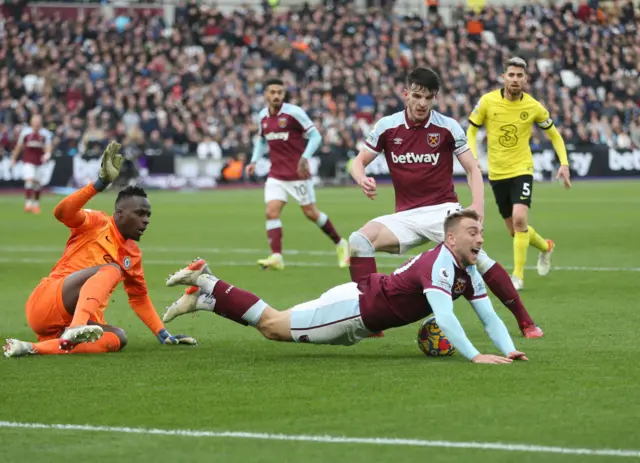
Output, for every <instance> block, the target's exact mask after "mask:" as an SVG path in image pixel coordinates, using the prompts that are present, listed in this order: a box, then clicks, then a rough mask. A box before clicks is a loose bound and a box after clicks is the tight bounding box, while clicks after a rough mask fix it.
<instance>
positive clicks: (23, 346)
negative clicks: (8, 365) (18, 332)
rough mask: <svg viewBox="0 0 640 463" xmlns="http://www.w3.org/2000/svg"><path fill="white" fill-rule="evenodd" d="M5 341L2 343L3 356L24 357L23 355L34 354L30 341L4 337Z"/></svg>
mask: <svg viewBox="0 0 640 463" xmlns="http://www.w3.org/2000/svg"><path fill="white" fill-rule="evenodd" d="M5 341H6V342H7V343H6V344H5V345H4V356H5V357H7V358H10V357H24V356H25V355H31V354H35V353H36V352H35V351H34V350H33V344H32V343H30V342H25V341H20V340H18V339H6V340H5Z"/></svg>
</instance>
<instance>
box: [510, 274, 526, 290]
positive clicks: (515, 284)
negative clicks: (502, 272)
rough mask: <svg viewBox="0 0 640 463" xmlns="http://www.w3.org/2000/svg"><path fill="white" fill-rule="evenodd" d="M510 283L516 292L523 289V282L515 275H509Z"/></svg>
mask: <svg viewBox="0 0 640 463" xmlns="http://www.w3.org/2000/svg"><path fill="white" fill-rule="evenodd" d="M511 283H513V287H514V288H516V291H522V290H523V289H524V281H522V280H521V279H520V278H518V277H517V276H515V275H511Z"/></svg>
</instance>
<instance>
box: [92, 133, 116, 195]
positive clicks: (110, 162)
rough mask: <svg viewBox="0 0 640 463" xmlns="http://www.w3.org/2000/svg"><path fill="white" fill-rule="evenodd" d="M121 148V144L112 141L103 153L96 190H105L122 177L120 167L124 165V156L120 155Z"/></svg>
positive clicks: (95, 184)
mask: <svg viewBox="0 0 640 463" xmlns="http://www.w3.org/2000/svg"><path fill="white" fill-rule="evenodd" d="M120 148H121V145H120V143H118V142H115V141H112V142H111V143H109V145H108V146H107V147H106V148H105V150H104V152H103V153H102V159H101V162H100V173H99V174H98V180H97V181H96V182H95V183H94V186H95V188H96V190H98V191H102V190H104V189H105V188H106V187H107V186H108V185H109V184H110V183H111V182H113V181H114V180H115V179H116V178H118V175H120V165H121V164H122V155H121V154H118V151H120Z"/></svg>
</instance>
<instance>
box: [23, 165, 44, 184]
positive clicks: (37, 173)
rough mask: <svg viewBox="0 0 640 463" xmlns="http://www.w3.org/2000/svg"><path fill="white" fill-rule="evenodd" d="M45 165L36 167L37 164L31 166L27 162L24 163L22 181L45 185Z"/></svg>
mask: <svg viewBox="0 0 640 463" xmlns="http://www.w3.org/2000/svg"><path fill="white" fill-rule="evenodd" d="M44 167H45V165H44V164H42V165H39V166H36V165H35V164H29V163H27V162H23V163H22V179H23V180H27V179H29V180H35V181H36V182H38V183H39V184H40V185H44V182H46V178H45V175H44V173H45V172H44Z"/></svg>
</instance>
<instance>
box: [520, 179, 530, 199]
mask: <svg viewBox="0 0 640 463" xmlns="http://www.w3.org/2000/svg"><path fill="white" fill-rule="evenodd" d="M522 196H526V197H527V198H528V197H529V196H531V184H530V183H529V182H525V183H523V184H522Z"/></svg>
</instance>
